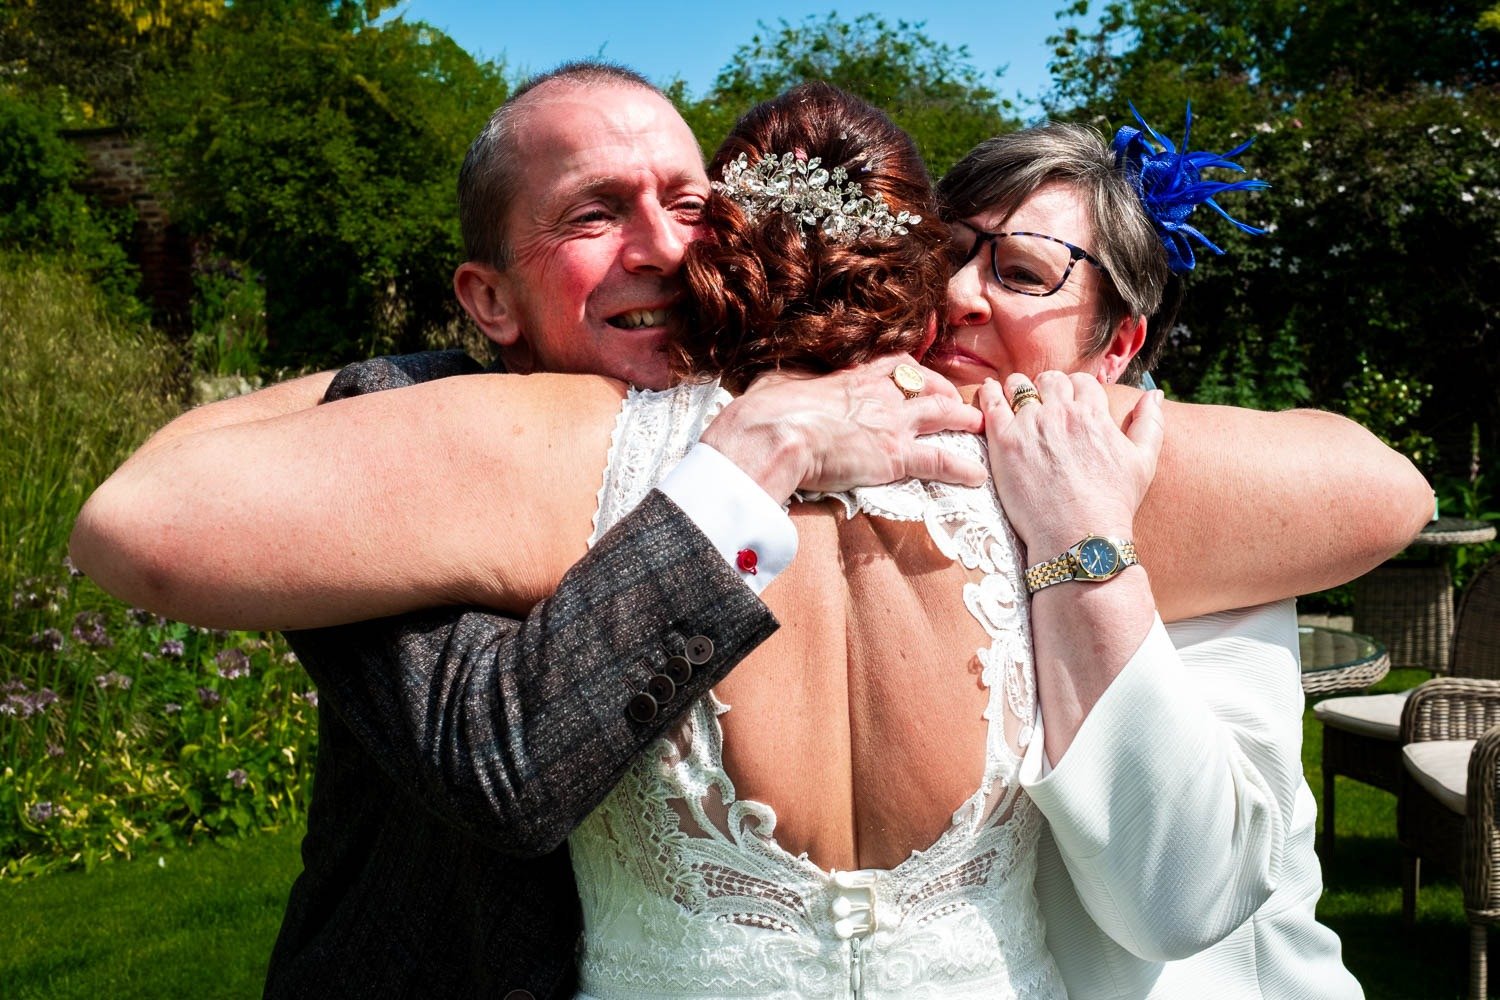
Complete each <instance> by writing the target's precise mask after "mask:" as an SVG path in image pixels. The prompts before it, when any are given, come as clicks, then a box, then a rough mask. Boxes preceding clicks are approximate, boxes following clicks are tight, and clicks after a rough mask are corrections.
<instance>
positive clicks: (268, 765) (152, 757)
mask: <svg viewBox="0 0 1500 1000" xmlns="http://www.w3.org/2000/svg"><path fill="white" fill-rule="evenodd" d="M0 343H3V344H4V345H5V357H4V363H3V364H0V396H3V398H4V399H5V401H6V405H5V406H4V407H3V408H0V480H3V481H4V482H5V484H6V488H5V490H4V491H0V552H3V553H4V556H3V562H0V581H3V587H4V589H3V591H0V593H3V595H4V597H5V603H4V605H3V606H0V770H3V781H0V876H18V875H26V874H33V873H36V872H40V871H46V870H49V869H52V868H56V867H62V866H69V865H76V864H85V865H87V864H92V863H94V862H96V861H98V860H101V859H103V858H108V857H129V856H131V855H133V854H134V853H135V852H137V851H139V850H141V849H143V848H144V847H146V846H148V845H153V844H160V843H163V842H170V841H179V840H190V839H193V838H195V837H198V836H203V835H213V836H220V835H231V836H232V835H238V834H243V833H246V832H249V831H251V830H255V829H262V828H268V827H273V826H276V825H279V824H281V823H283V822H286V821H289V820H295V819H297V818H299V817H300V816H301V815H302V813H303V809H304V805H305V800H306V784H307V773H308V768H309V766H310V757H311V753H312V748H313V745H314V743H315V741H316V725H315V722H314V712H313V707H312V703H311V702H310V698H312V697H313V696H311V694H310V683H309V681H308V679H307V677H306V675H305V674H304V673H303V672H302V670H301V668H300V667H299V666H297V665H296V663H295V661H293V660H292V659H291V654H290V653H289V652H288V651H287V648H286V646H285V644H284V643H283V642H282V641H281V640H280V639H279V638H267V637H261V636H258V635H246V634H228V633H210V632H206V631H203V630H200V629H192V628H189V627H188V626H186V625H182V624H177V623H172V622H166V621H163V620H161V619H159V618H156V617H155V616H152V615H149V614H146V613H144V612H141V611H138V610H130V609H126V608H125V607H123V606H122V605H120V603H119V602H117V601H115V600H113V599H111V598H109V597H108V596H106V595H105V594H104V593H103V592H102V591H100V590H99V589H98V588H97V587H95V586H93V585H92V584H91V583H89V581H87V580H86V579H83V578H81V577H79V576H76V575H74V574H72V573H70V572H68V571H67V569H66V567H65V564H64V563H63V553H64V552H65V551H66V547H67V538H68V534H69V532H70V531H71V529H72V525H73V521H74V520H75V519H76V518H77V516H78V511H79V509H80V507H81V506H82V504H83V501H84V499H85V498H86V497H87V495H88V493H89V491H90V490H92V489H93V487H94V486H95V485H97V484H98V483H99V482H100V481H101V480H103V479H104V478H105V476H107V475H108V474H109V473H110V472H111V471H112V470H113V469H114V468H115V467H116V466H117V465H118V464H119V463H120V462H121V461H123V460H124V458H125V457H126V456H127V455H128V454H129V453H130V451H131V450H132V449H134V448H135V447H136V446H138V445H139V444H140V443H141V442H142V441H143V440H144V439H145V438H146V436H147V435H148V434H150V433H151V431H153V430H154V429H156V428H157V427H159V426H161V425H162V424H164V423H165V422H166V421H167V420H168V419H170V418H171V417H172V416H173V415H174V414H175V413H176V412H177V411H178V409H179V408H180V407H179V404H178V403H177V401H176V400H177V391H176V383H177V381H178V380H179V378H180V365H181V359H180V357H179V354H178V351H177V350H176V349H175V348H174V347H173V346H172V345H171V344H169V343H168V342H167V341H166V340H165V339H164V338H163V337H162V336H161V335H159V334H158V333H156V332H155V331H153V330H152V329H151V328H150V327H149V326H147V325H145V324H142V323H139V322H135V321H133V320H132V319H130V318H129V317H124V318H122V317H121V316H120V315H118V314H117V313H116V312H114V311H112V308H111V304H110V302H109V301H108V299H107V298H106V297H105V296H104V295H102V294H101V293H100V292H98V291H97V290H96V289H94V288H93V287H92V285H91V283H90V281H89V279H88V276H87V275H86V274H84V273H82V272H80V271H78V270H77V269H75V268H74V267H71V266H69V265H68V264H66V263H63V262H60V261H58V260H56V259H50V258H46V257H37V256H30V255H20V254H9V255H4V254H0Z"/></svg>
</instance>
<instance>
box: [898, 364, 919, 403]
mask: <svg viewBox="0 0 1500 1000" xmlns="http://www.w3.org/2000/svg"><path fill="white" fill-rule="evenodd" d="M891 381H892V382H894V383H896V388H897V389H900V390H901V395H903V396H905V397H906V398H907V399H916V398H917V397H918V396H920V395H921V394H922V386H924V385H926V384H927V378H926V376H924V375H923V374H922V369H920V368H918V367H917V366H916V365H908V364H900V365H897V366H896V367H895V369H894V370H893V371H892V372H891Z"/></svg>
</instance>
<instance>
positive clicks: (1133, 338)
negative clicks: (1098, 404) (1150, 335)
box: [1095, 316, 1146, 383]
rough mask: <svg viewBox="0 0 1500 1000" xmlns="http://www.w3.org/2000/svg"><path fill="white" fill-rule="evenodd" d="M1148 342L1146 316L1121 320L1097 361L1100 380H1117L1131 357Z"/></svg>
mask: <svg viewBox="0 0 1500 1000" xmlns="http://www.w3.org/2000/svg"><path fill="white" fill-rule="evenodd" d="M1145 343H1146V317H1144V316H1134V317H1126V318H1125V319H1122V320H1120V323H1119V325H1118V326H1116V327H1115V333H1114V336H1113V337H1111V338H1110V339H1109V343H1108V344H1105V345H1104V353H1103V354H1100V355H1099V356H1098V358H1097V359H1096V361H1095V367H1096V369H1097V374H1098V376H1099V381H1101V382H1104V383H1109V382H1117V381H1119V379H1120V373H1121V372H1123V371H1124V370H1125V366H1126V365H1128V364H1130V359H1131V358H1133V357H1135V356H1136V355H1137V354H1138V353H1140V350H1141V348H1142V347H1143V346H1145Z"/></svg>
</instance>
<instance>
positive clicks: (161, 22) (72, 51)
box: [0, 0, 226, 123]
mask: <svg viewBox="0 0 1500 1000" xmlns="http://www.w3.org/2000/svg"><path fill="white" fill-rule="evenodd" d="M225 8H226V5H225V3H224V0H68V2H66V3H58V2H55V0H4V2H0V66H3V67H4V68H5V70H6V73H5V75H6V76H8V77H9V78H10V79H11V80H12V81H13V82H14V84H15V85H16V86H18V87H20V88H22V89H24V90H27V91H30V92H32V93H45V94H49V95H53V96H58V97H61V98H62V99H63V102H62V103H63V107H64V110H65V112H66V114H67V115H68V117H69V118H71V119H73V120H75V121H77V122H78V123H91V122H108V123H121V122H126V121H128V120H129V118H130V116H131V113H132V111H133V110H134V107H135V101H136V98H137V96H138V94H139V88H140V82H141V80H142V79H143V78H145V77H146V76H149V75H150V74H151V73H152V72H156V71H159V70H162V69H164V68H166V67H169V66H171V65H172V64H173V63H175V62H176V61H178V60H179V59H181V58H182V56H183V55H184V54H185V53H186V52H187V51H188V49H189V48H190V47H191V45H192V42H193V38H194V36H195V35H196V34H197V32H198V31H199V29H201V28H202V27H203V26H205V25H206V24H208V23H210V22H212V21H214V20H215V19H217V18H218V17H220V16H222V15H223V13H224V11H225Z"/></svg>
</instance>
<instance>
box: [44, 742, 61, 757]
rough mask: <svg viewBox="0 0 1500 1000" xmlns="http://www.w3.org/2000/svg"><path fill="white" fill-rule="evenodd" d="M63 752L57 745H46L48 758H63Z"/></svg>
mask: <svg viewBox="0 0 1500 1000" xmlns="http://www.w3.org/2000/svg"><path fill="white" fill-rule="evenodd" d="M63 752H64V751H63V748H62V746H61V745H59V744H57V743H48V744H47V756H48V757H61V756H63Z"/></svg>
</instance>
